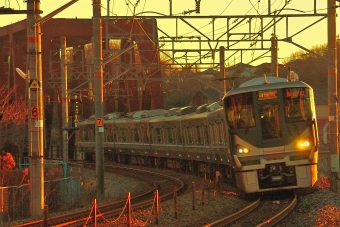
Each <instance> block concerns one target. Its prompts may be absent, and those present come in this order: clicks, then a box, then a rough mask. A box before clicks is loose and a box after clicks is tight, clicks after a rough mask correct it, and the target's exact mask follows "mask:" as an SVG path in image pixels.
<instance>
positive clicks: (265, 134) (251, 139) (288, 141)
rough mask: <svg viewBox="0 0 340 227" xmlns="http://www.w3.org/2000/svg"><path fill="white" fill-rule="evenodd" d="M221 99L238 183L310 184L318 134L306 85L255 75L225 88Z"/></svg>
mask: <svg viewBox="0 0 340 227" xmlns="http://www.w3.org/2000/svg"><path fill="white" fill-rule="evenodd" d="M223 104H224V110H225V114H226V120H227V124H228V128H229V136H230V149H231V151H232V154H233V158H234V162H235V164H236V168H234V172H235V176H236V180H237V185H238V187H239V188H241V189H242V190H244V191H245V192H261V191H271V190H273V189H293V188H305V187H310V186H312V185H314V183H315V182H316V180H317V164H318V134H317V124H316V116H315V105H314V96H313V90H312V88H311V87H310V86H308V85H307V84H305V83H304V82H301V81H293V82H288V81H287V80H285V79H282V78H276V77H268V78H266V79H264V78H256V79H253V80H250V81H247V82H245V83H244V84H242V85H241V86H240V87H239V88H237V89H233V90H231V91H229V92H228V93H227V94H226V95H225V97H224V99H223Z"/></svg>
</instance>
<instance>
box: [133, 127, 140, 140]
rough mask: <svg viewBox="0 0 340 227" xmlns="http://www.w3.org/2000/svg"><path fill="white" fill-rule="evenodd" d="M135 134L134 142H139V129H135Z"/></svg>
mask: <svg viewBox="0 0 340 227" xmlns="http://www.w3.org/2000/svg"><path fill="white" fill-rule="evenodd" d="M133 134H134V142H139V132H138V129H136V128H135V129H134V130H133Z"/></svg>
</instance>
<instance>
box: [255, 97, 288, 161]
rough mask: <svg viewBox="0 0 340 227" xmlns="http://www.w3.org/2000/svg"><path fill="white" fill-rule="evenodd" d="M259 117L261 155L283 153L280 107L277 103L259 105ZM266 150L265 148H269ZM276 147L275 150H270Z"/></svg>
mask: <svg viewBox="0 0 340 227" xmlns="http://www.w3.org/2000/svg"><path fill="white" fill-rule="evenodd" d="M259 115H260V119H261V135H262V138H263V141H262V144H263V153H264V154H272V153H281V152H284V139H283V136H282V128H281V126H282V123H281V120H282V119H281V117H280V105H279V103H278V102H270V103H268V102H265V103H261V102H260V103H259ZM269 147H270V150H267V149H266V148H269ZM273 147H276V149H272V148H273Z"/></svg>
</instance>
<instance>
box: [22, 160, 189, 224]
mask: <svg viewBox="0 0 340 227" xmlns="http://www.w3.org/2000/svg"><path fill="white" fill-rule="evenodd" d="M105 171H106V172H114V173H115V174H121V175H124V176H128V177H132V178H136V179H139V180H141V181H143V182H147V183H149V184H151V185H153V187H152V189H151V190H148V191H147V192H144V193H142V194H139V195H137V196H134V197H132V198H131V203H133V207H134V209H141V208H144V207H148V206H150V207H151V206H152V204H153V200H154V192H155V190H156V189H158V191H159V200H165V199H170V198H172V197H173V193H174V191H173V189H174V188H176V191H177V193H178V194H179V193H181V192H182V191H183V190H184V183H183V182H182V181H180V180H179V179H176V178H173V177H171V176H167V175H164V174H161V173H155V172H149V171H145V170H138V169H132V168H128V167H114V166H110V165H107V166H105ZM166 185H167V187H166ZM169 185H172V186H173V187H171V188H170V187H169ZM125 205H126V200H122V201H118V202H112V203H110V204H106V205H101V206H99V207H98V210H99V211H100V214H97V218H99V217H103V216H104V217H105V218H113V217H117V216H118V215H119V214H120V213H122V211H123V209H124V207H125ZM91 209H92V208H88V209H83V210H81V211H75V212H68V214H63V215H60V216H54V217H51V218H49V219H48V221H47V226H58V227H61V226H68V227H72V226H84V225H85V224H91V223H92V222H93V219H92V218H89V215H90V213H91ZM98 220H99V219H98ZM45 224H46V223H44V220H38V221H34V222H29V223H26V224H20V225H16V227H26V226H27V227H28V226H29V227H31V226H46V225H45Z"/></svg>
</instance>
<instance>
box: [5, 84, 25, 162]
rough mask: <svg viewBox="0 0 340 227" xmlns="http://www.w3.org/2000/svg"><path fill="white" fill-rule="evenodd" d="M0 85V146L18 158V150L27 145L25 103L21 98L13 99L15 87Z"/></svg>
mask: <svg viewBox="0 0 340 227" xmlns="http://www.w3.org/2000/svg"><path fill="white" fill-rule="evenodd" d="M1 84H2V85H0V112H1V113H3V116H2V120H1V121H0V148H2V150H5V151H6V152H10V153H11V154H12V155H13V157H14V158H15V160H17V162H18V160H19V150H24V149H25V147H27V122H26V118H27V105H26V101H25V100H23V98H20V99H17V100H14V98H13V97H14V94H15V89H16V87H13V88H11V89H8V88H7V86H6V83H1ZM5 148H6V149H5Z"/></svg>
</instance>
